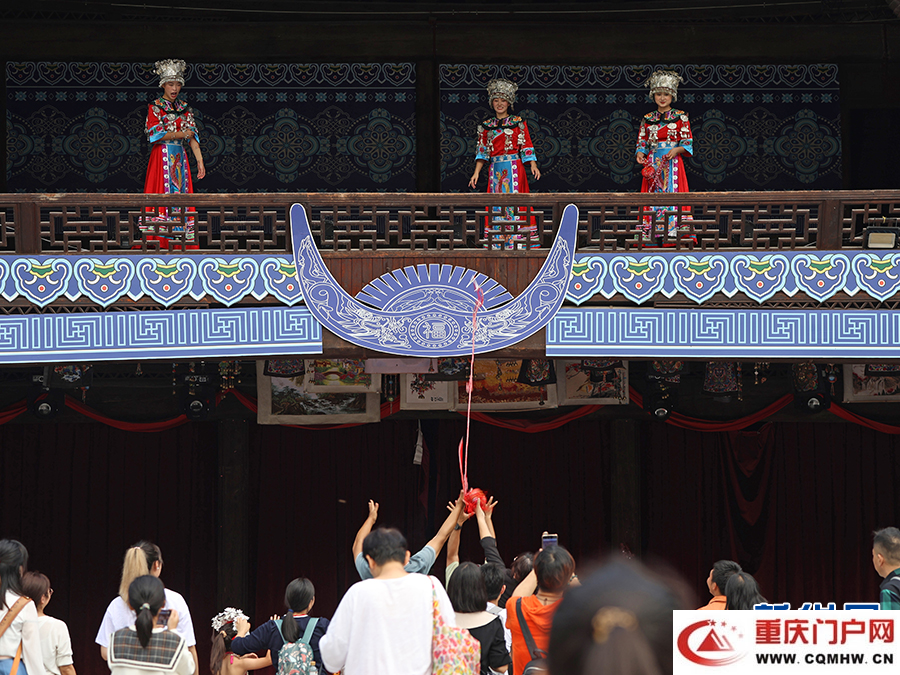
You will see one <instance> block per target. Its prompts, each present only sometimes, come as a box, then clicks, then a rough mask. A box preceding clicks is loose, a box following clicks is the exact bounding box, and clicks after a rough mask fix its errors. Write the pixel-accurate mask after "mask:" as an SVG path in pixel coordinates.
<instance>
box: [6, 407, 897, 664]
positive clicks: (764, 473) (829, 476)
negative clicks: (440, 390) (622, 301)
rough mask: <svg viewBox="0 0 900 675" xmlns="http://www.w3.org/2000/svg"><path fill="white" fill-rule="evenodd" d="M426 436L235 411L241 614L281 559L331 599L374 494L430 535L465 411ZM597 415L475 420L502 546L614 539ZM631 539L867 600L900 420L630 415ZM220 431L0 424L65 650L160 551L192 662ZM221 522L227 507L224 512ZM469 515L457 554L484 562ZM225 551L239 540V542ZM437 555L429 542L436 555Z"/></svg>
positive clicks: (705, 565)
mask: <svg viewBox="0 0 900 675" xmlns="http://www.w3.org/2000/svg"><path fill="white" fill-rule="evenodd" d="M422 428H423V432H424V435H425V439H426V443H427V446H428V450H427V453H426V455H425V457H424V461H423V463H422V465H421V466H418V465H414V464H413V455H414V452H415V441H416V430H417V426H416V422H415V421H414V420H390V419H389V420H385V421H384V422H382V423H381V424H378V425H366V426H360V427H353V428H348V429H339V430H334V431H327V432H325V431H310V430H305V429H290V428H282V427H277V426H256V425H251V427H250V470H249V486H250V491H251V494H250V498H249V499H248V500H247V503H246V504H234V505H232V506H231V508H233V509H235V513H237V510H239V509H246V510H247V511H248V517H249V518H250V534H251V550H250V551H249V558H250V561H251V567H252V570H253V578H252V580H251V582H252V584H253V588H252V589H251V590H252V592H253V597H254V598H255V602H254V603H253V606H251V607H246V608H245V609H247V610H248V611H249V612H250V613H251V614H252V615H253V616H252V619H253V622H254V624H258V623H259V622H260V621H261V620H264V619H266V618H268V616H270V615H271V614H272V613H274V612H281V611H282V609H283V606H282V598H283V592H284V586H285V584H286V583H287V581H289V580H290V579H292V578H293V577H295V576H299V575H306V576H309V577H310V578H311V579H313V581H314V582H315V584H316V587H317V591H318V606H317V608H316V613H317V614H319V615H321V616H330V615H331V613H332V612H333V611H334V608H335V607H336V605H337V602H338V599H339V598H340V597H341V595H342V594H343V592H344V590H345V589H346V588H347V587H348V586H349V585H350V584H352V583H354V582H355V581H356V579H357V576H356V573H355V570H354V569H353V565H352V560H351V555H350V545H351V542H352V540H353V536H354V534H355V532H356V530H357V528H358V527H359V525H360V524H361V523H362V521H363V519H364V517H365V515H366V501H367V500H368V499H369V498H374V499H376V500H378V501H379V502H380V503H381V514H380V523H381V524H384V525H395V526H397V527H399V528H401V529H402V530H403V531H404V532H405V533H406V534H407V537H408V539H409V543H410V547H411V548H412V549H413V550H417V549H418V548H420V547H421V546H422V545H423V544H424V543H425V542H426V541H427V540H428V539H429V538H430V537H431V535H432V534H433V533H434V531H435V530H436V529H437V527H438V525H439V524H440V522H441V521H442V520H443V518H444V517H445V514H446V510H445V505H446V503H447V501H448V500H449V499H451V498H454V497H455V496H456V494H457V493H458V490H459V485H460V478H459V466H458V456H457V447H458V443H459V439H460V438H461V437H462V435H463V433H464V420H463V419H461V418H460V419H458V420H457V419H446V420H423V422H422ZM610 429H611V422H609V421H607V420H603V419H600V420H588V421H584V420H578V421H575V422H571V423H570V424H567V425H565V426H563V427H560V428H559V429H556V430H553V431H548V432H542V433H537V434H523V433H517V432H513V431H508V430H504V429H499V428H497V427H494V426H491V425H486V424H481V423H478V422H473V424H472V442H471V447H470V457H469V480H470V483H471V484H472V485H473V486H477V487H482V488H484V489H485V490H487V491H488V492H490V493H491V494H493V495H495V496H496V498H497V499H498V500H499V501H500V506H499V507H498V509H497V512H496V516H495V523H496V526H497V533H498V540H499V545H500V550H501V552H502V553H503V555H504V556H505V557H506V558H507V560H510V559H512V557H513V556H515V555H516V554H518V553H520V552H522V551H526V550H527V551H533V550H534V549H535V548H537V547H538V546H539V539H538V537H539V536H540V533H541V531H542V530H545V529H546V530H550V531H557V532H558V533H559V536H560V541H561V543H563V544H564V545H565V546H567V547H568V548H570V549H571V550H572V552H573V554H574V555H575V556H576V559H578V560H579V561H580V562H581V563H582V564H583V563H585V562H586V561H590V560H591V559H593V558H595V557H596V556H597V555H599V554H601V553H602V552H604V551H605V550H606V549H607V548H608V546H609V545H610V541H609V539H610V534H609V533H610V516H609V514H610V502H609V493H610V454H611V446H610V443H611V440H610V438H611V435H610ZM641 433H642V438H641V443H640V445H641V448H642V457H641V465H642V475H643V482H642V487H641V490H642V514H641V517H642V523H643V539H644V550H645V553H646V555H647V556H648V557H656V558H661V559H663V560H665V561H667V562H668V563H669V564H670V565H671V566H673V567H674V568H675V569H676V570H678V571H679V572H680V573H681V574H682V575H684V577H685V578H686V579H687V580H688V582H689V583H690V585H691V586H692V587H693V588H694V589H695V590H696V591H697V593H698V596H699V597H703V595H704V593H705V579H706V576H707V574H708V571H709V568H710V566H711V565H712V563H713V562H714V561H715V560H717V559H719V558H731V559H735V560H738V561H739V562H740V563H741V564H742V565H743V566H744V567H745V568H746V569H747V570H748V571H750V572H751V573H753V574H754V575H756V576H757V577H758V579H759V581H760V583H761V585H762V588H763V592H764V594H765V595H766V597H768V598H769V599H771V600H773V601H783V600H787V601H789V602H791V603H792V604H794V605H799V603H802V602H803V601H822V602H826V601H830V600H834V601H836V602H838V603H843V602H845V601H858V600H862V601H866V600H872V599H874V598H876V597H877V587H878V582H879V580H878V578H877V576H876V575H875V573H874V570H873V569H872V565H871V532H872V530H873V529H875V528H878V527H883V526H886V525H896V524H898V523H900V506H898V504H900V494H898V488H897V487H896V486H897V485H898V484H900V447H898V444H900V437H897V436H891V435H886V434H880V433H878V432H876V431H873V430H870V429H867V428H865V427H860V426H857V425H851V424H821V423H808V424H797V423H779V424H772V425H763V426H761V427H759V429H758V430H756V431H744V432H719V433H701V432H695V431H689V430H684V429H678V428H674V427H672V426H671V425H665V424H657V423H651V422H647V423H646V425H644V426H643V427H642V431H641ZM216 438H217V429H216V425H215V424H214V423H189V424H186V425H184V426H182V427H179V428H177V429H173V430H169V431H164V432H161V433H157V434H140V433H130V432H125V431H120V430H117V429H113V428H110V427H108V426H105V425H101V424H95V423H86V424H70V423H60V424H53V423H48V424H28V425H18V424H10V425H4V426H2V427H0V490H2V507H0V536H2V537H14V538H18V539H21V540H22V541H23V542H25V544H26V545H27V546H28V548H29V551H30V553H31V567H32V568H33V569H38V570H41V571H43V572H45V573H47V574H48V575H49V576H50V578H51V580H52V582H53V587H54V589H55V591H56V592H55V594H54V597H53V601H52V603H51V605H50V607H49V608H48V612H49V613H50V614H52V615H54V616H58V617H60V618H62V619H64V620H65V621H67V622H68V624H69V627H70V630H71V633H72V637H73V642H74V647H75V665H76V668H77V669H78V671H79V672H80V673H81V674H82V675H84V674H85V673H87V674H89V675H93V674H97V675H100V674H102V673H104V672H106V666H105V664H103V663H102V662H101V661H100V659H99V654H98V650H97V648H96V645H95V644H94V636H95V634H96V631H97V627H98V626H99V623H100V618H101V616H102V613H103V611H104V609H105V607H106V605H107V604H108V602H109V601H110V600H111V599H112V598H113V597H114V596H115V594H116V591H117V587H118V579H119V572H120V565H121V560H122V555H123V553H124V551H125V548H126V547H127V546H128V545H130V544H132V543H134V542H135V541H137V540H138V539H141V538H144V537H145V538H149V539H151V540H153V541H155V542H157V543H158V544H159V545H160V546H161V547H162V549H163V554H164V559H165V567H164V570H163V577H162V578H163V580H164V581H165V582H166V584H167V585H168V586H169V587H171V588H173V589H175V590H177V591H179V592H181V593H183V594H184V596H185V597H186V598H187V600H188V602H189V604H190V607H191V612H192V615H193V617H194V625H195V630H196V633H197V638H198V646H199V648H200V654H201V666H202V667H203V668H205V667H206V666H205V664H206V661H207V658H208V657H207V654H208V650H207V645H208V635H209V633H208V630H207V628H208V620H209V618H210V617H211V616H212V615H213V614H214V613H216V612H217V611H219V610H220V609H221V608H219V607H216V606H215V602H216V600H215V598H216V591H217V587H218V584H217V579H216V569H217V562H218V560H217V539H216V531H217V525H218V523H217V522H216V482H217V479H218V464H217V447H216V444H217V441H216ZM221 525H222V527H226V528H227V527H228V522H227V521H226V522H224V523H222V524H221ZM476 530H477V528H476V526H475V523H474V522H471V523H469V524H468V525H466V528H465V529H464V531H463V544H462V549H461V555H462V558H463V559H470V560H480V558H481V550H480V547H479V546H478V543H477V534H476ZM235 555H237V552H235ZM444 564H445V557H444V555H441V556H440V557H439V559H438V563H437V565H436V567H435V571H436V572H437V573H438V574H439V573H440V571H441V570H442V569H443V566H444Z"/></svg>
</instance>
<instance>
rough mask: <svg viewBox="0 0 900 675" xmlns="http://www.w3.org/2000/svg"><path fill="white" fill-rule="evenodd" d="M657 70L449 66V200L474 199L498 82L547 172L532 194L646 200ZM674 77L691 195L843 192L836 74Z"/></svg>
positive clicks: (444, 98)
mask: <svg viewBox="0 0 900 675" xmlns="http://www.w3.org/2000/svg"><path fill="white" fill-rule="evenodd" d="M657 67H661V66H592V67H573V66H480V65H443V66H441V68H440V78H441V122H442V138H441V145H442V154H441V157H442V164H441V186H442V188H443V190H445V191H460V190H464V189H466V183H467V182H468V180H469V176H470V175H471V173H472V169H473V167H474V160H473V157H474V155H475V140H474V139H475V128H476V125H477V124H478V122H479V121H481V120H482V119H484V118H485V117H487V116H488V115H489V114H490V110H489V108H488V103H487V98H486V92H485V85H486V84H487V82H488V81H490V80H491V79H493V78H494V77H505V78H508V79H510V80H512V81H514V82H516V83H517V84H518V85H519V92H518V105H517V106H516V111H517V112H518V113H520V114H521V115H522V116H523V117H525V118H526V119H527V121H528V126H529V130H530V132H531V137H532V140H533V141H534V144H535V148H536V151H537V153H538V163H539V165H540V168H541V171H542V173H543V177H542V178H541V180H540V182H538V183H534V184H532V186H531V188H532V190H533V191H535V190H537V191H542V192H547V191H571V190H577V191H586V192H592V191H611V190H612V191H630V190H639V189H640V174H639V172H638V170H637V169H638V167H637V165H636V164H635V163H634V146H635V140H636V138H637V131H638V125H639V120H640V116H641V115H643V114H644V113H647V112H650V111H651V110H652V109H653V107H654V106H653V105H652V104H651V103H650V102H649V100H648V98H647V88H646V87H644V86H643V83H644V82H645V81H646V79H647V77H648V76H649V74H650V73H651V72H652V71H653V70H654V69H655V68H657ZM669 67H672V68H674V69H675V70H677V71H678V72H679V73H681V75H682V77H683V78H684V79H685V82H684V84H682V85H681V87H680V89H679V97H678V103H677V104H676V107H679V108H682V109H683V110H685V111H686V112H687V113H688V114H689V115H690V119H691V126H692V130H693V133H694V157H693V158H691V159H688V161H687V170H688V180H689V184H690V187H691V189H692V190H694V191H696V190H796V189H800V190H812V189H823V190H824V189H834V188H840V187H841V139H840V100H839V87H838V69H837V66H835V65H830V64H823V65H799V66H713V65H686V66H669Z"/></svg>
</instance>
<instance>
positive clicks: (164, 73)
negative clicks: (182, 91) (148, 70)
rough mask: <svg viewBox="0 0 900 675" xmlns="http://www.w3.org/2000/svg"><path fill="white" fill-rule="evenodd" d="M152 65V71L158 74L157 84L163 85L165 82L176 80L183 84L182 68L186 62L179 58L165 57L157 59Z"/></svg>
mask: <svg viewBox="0 0 900 675" xmlns="http://www.w3.org/2000/svg"><path fill="white" fill-rule="evenodd" d="M153 65H154V71H155V72H156V74H157V75H159V86H160V87H161V86H163V85H164V84H165V83H166V82H178V83H180V84H181V85H182V86H184V69H185V67H186V66H187V64H186V63H185V62H184V61H182V60H181V59H166V60H164V61H157V62H156V63H154V64H153Z"/></svg>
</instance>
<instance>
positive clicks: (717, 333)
mask: <svg viewBox="0 0 900 675" xmlns="http://www.w3.org/2000/svg"><path fill="white" fill-rule="evenodd" d="M687 355H690V356H691V357H692V358H697V359H710V360H714V359H754V360H766V361H769V360H771V359H779V358H784V359H825V358H827V359H828V360H834V361H843V360H847V359H864V360H872V359H873V358H876V357H877V358H879V359H894V358H900V313H897V312H888V311H877V310H825V311H822V310H765V309H751V310H748V309H741V310H725V309H706V310H705V309H650V308H646V309H644V308H610V307H603V308H594V307H563V308H562V309H560V310H559V312H557V314H556V316H555V317H554V318H553V320H552V321H551V322H550V324H549V325H548V326H547V356H548V357H590V356H603V357H622V358H667V357H671V358H683V357H685V356H687Z"/></svg>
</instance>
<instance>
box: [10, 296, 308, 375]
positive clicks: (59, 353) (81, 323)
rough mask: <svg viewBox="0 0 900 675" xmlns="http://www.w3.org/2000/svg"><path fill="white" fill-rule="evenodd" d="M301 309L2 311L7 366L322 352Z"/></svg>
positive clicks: (304, 312) (306, 312)
mask: <svg viewBox="0 0 900 675" xmlns="http://www.w3.org/2000/svg"><path fill="white" fill-rule="evenodd" d="M321 353H322V331H321V328H320V326H319V323H318V322H317V321H316V320H315V319H314V318H313V317H312V315H311V314H310V313H309V311H308V310H307V309H306V308H304V307H274V308H268V307H266V308H230V309H195V310H190V311H176V310H163V311H158V312H93V313H85V314H26V315H11V316H0V360H2V361H3V362H4V363H58V362H60V361H116V360H129V359H175V358H178V359H182V358H198V359H199V358H238V357H243V356H259V357H265V356H279V355H284V356H288V355H295V354H321Z"/></svg>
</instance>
